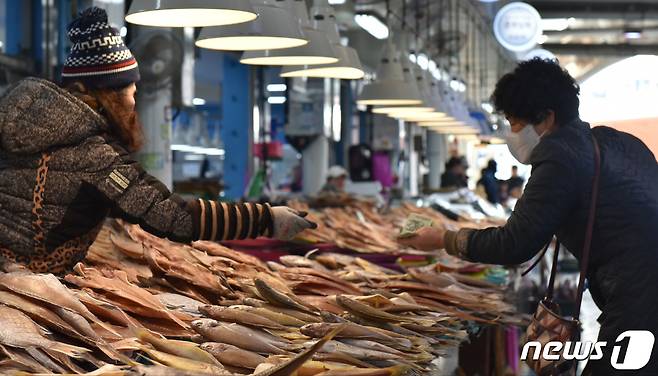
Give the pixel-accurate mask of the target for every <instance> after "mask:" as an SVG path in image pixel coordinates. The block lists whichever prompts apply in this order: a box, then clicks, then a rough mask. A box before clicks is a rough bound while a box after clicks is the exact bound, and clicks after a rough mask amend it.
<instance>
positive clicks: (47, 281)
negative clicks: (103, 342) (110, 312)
mask: <svg viewBox="0 0 658 376" xmlns="http://www.w3.org/2000/svg"><path fill="white" fill-rule="evenodd" d="M0 285H1V286H3V287H5V288H6V289H8V290H11V291H14V292H16V293H18V294H21V295H25V296H28V297H30V298H32V299H36V300H40V301H42V302H45V303H47V304H48V305H49V306H50V305H52V306H58V307H62V308H65V309H68V310H71V311H73V312H76V313H78V314H80V315H82V316H83V317H84V318H85V319H87V320H89V321H92V322H94V323H96V324H98V325H100V326H104V325H105V324H104V323H103V322H102V321H101V320H99V319H98V318H97V317H96V316H95V315H94V314H93V313H91V312H90V311H89V310H88V309H87V307H85V305H84V304H82V303H81V302H80V301H79V300H78V298H76V297H75V295H73V294H72V293H71V291H69V289H67V288H66V287H64V285H62V283H61V282H59V280H58V279H57V277H55V276H54V275H52V274H32V273H20V272H15V273H3V274H0ZM107 329H108V330H109V331H110V332H111V331H112V330H110V329H109V328H107Z"/></svg>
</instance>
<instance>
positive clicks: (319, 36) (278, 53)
mask: <svg viewBox="0 0 658 376" xmlns="http://www.w3.org/2000/svg"><path fill="white" fill-rule="evenodd" d="M286 3H287V5H288V7H289V9H291V11H292V12H293V13H294V14H295V16H296V17H297V19H298V20H299V22H300V26H301V28H302V31H303V32H304V35H305V36H306V39H307V40H308V44H306V45H303V46H300V47H294V48H285V49H278V50H272V49H268V50H260V51H246V52H245V53H244V54H242V58H241V59H240V62H241V63H242V64H249V65H284V66H285V65H318V64H333V63H335V62H337V61H338V57H337V56H336V52H335V51H334V48H333V46H332V45H331V43H330V42H329V39H328V38H327V36H326V35H325V34H324V33H323V32H321V31H319V30H317V29H315V28H313V27H312V26H311V22H310V20H309V18H308V10H307V9H306V2H305V0H287V1H286ZM291 3H292V4H291Z"/></svg>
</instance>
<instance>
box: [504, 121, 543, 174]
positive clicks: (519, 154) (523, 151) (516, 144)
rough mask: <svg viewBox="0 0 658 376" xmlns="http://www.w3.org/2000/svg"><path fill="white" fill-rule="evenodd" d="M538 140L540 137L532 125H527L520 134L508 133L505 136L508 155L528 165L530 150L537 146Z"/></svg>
mask: <svg viewBox="0 0 658 376" xmlns="http://www.w3.org/2000/svg"><path fill="white" fill-rule="evenodd" d="M540 139H541V136H540V135H539V134H537V131H535V127H534V126H533V125H532V124H527V125H526V126H525V127H523V129H521V131H520V132H517V133H514V132H512V131H509V132H508V133H507V134H506V135H505V140H506V141H507V147H508V148H509V151H510V153H512V155H513V156H514V158H516V159H517V160H518V161H519V162H521V163H523V164H528V162H529V161H530V154H532V150H533V149H534V148H535V146H537V144H538V143H539V141H540Z"/></svg>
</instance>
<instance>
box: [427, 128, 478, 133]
mask: <svg viewBox="0 0 658 376" xmlns="http://www.w3.org/2000/svg"><path fill="white" fill-rule="evenodd" d="M430 130H431V131H434V132H437V133H442V134H454V135H461V134H479V133H480V131H478V130H477V129H475V128H472V127H455V128H431V129H430Z"/></svg>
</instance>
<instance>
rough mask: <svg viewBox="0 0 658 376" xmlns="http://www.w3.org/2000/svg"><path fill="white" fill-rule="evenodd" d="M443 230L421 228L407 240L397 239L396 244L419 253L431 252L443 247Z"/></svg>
mask: <svg viewBox="0 0 658 376" xmlns="http://www.w3.org/2000/svg"><path fill="white" fill-rule="evenodd" d="M444 234H445V230H443V229H441V228H438V227H423V228H420V229H419V230H418V231H416V233H415V234H414V235H412V236H410V237H408V238H403V239H398V243H400V244H402V245H404V246H406V247H411V248H416V249H420V250H421V251H433V250H436V249H441V248H444V247H445V241H444V239H443V235H444Z"/></svg>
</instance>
